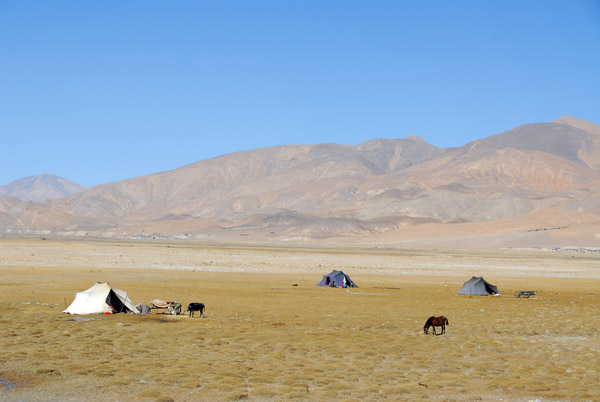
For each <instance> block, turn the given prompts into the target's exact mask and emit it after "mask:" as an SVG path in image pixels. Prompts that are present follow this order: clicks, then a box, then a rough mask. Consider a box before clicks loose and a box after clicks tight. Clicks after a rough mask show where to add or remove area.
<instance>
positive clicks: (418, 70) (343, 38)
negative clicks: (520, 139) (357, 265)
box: [0, 0, 600, 186]
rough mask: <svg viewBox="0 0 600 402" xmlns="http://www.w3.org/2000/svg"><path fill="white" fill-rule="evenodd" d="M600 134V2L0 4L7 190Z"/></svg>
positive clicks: (1, 157)
mask: <svg viewBox="0 0 600 402" xmlns="http://www.w3.org/2000/svg"><path fill="white" fill-rule="evenodd" d="M565 114H569V115H573V116H575V117H578V118H582V119H585V120H590V121H592V122H595V123H596V124H600V1H598V0H587V1H585V0H562V1H552V0H542V1H535V0H518V1H509V0H502V1H500V0H499V1H480V0H473V1H447V0H443V1H427V2H420V1H400V0H398V1H377V0H374V1H366V0H365V1H352V0H339V1H333V0H332V1H329V0H315V1H313V0H277V1H262V0H252V1H247V0H240V1H227V0H224V1H212V0H211V1H208V0H207V1H199V0H198V1H162V0H161V1H147V0H146V1H81V0H76V1H60V0H58V1H27V0H0V185H2V184H7V183H9V182H10V181H13V180H16V179H19V178H22V177H25V176H32V175H37V174H42V173H49V174H54V175H57V176H60V177H64V178H66V179H69V180H72V181H75V182H77V183H80V184H83V185H87V186H93V185H97V184H102V183H106V182H112V181H119V180H123V179H127V178H132V177H137V176H141V175H145V174H150V173H156V172H159V171H164V170H170V169H175V168H178V167H181V166H183V165H186V164H189V163H192V162H196V161H199V160H203V159H208V158H212V157H215V156H219V155H222V154H226V153H230V152H235V151H240V150H246V149H253V148H260V147H266V146H273V145H285V144H314V143H322V142H336V143H342V144H352V145H354V144H358V143H361V142H363V141H366V140H369V139H372V138H404V137H406V136H408V135H410V134H416V135H419V136H420V137H422V138H424V139H425V140H426V141H428V142H429V143H431V144H434V145H437V146H442V147H450V146H462V145H464V144H466V143H468V142H469V141H471V140H473V139H477V138H484V137H487V136H489V135H493V134H496V133H499V132H502V131H506V130H509V129H511V128H514V127H516V126H519V125H521V124H526V123H536V122H546V121H552V120H554V119H555V118H558V117H560V116H562V115H565Z"/></svg>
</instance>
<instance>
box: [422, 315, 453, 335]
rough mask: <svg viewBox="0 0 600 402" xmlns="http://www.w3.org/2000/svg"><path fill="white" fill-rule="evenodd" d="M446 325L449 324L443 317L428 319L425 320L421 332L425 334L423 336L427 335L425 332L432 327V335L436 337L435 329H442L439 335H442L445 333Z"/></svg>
mask: <svg viewBox="0 0 600 402" xmlns="http://www.w3.org/2000/svg"><path fill="white" fill-rule="evenodd" d="M446 325H450V323H449V322H448V319H447V318H446V317H444V316H443V315H441V316H439V317H429V318H428V319H427V322H425V326H424V327H423V332H425V335H427V332H428V331H429V327H433V334H434V335H438V334H437V333H436V332H435V327H442V333H441V334H439V335H444V334H445V333H446Z"/></svg>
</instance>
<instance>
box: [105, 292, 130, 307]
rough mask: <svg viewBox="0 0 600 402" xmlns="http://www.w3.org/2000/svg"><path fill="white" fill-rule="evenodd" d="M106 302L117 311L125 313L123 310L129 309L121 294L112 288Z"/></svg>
mask: <svg viewBox="0 0 600 402" xmlns="http://www.w3.org/2000/svg"><path fill="white" fill-rule="evenodd" d="M106 304H108V305H109V306H111V307H112V308H113V309H114V311H115V312H117V313H123V312H127V311H129V309H128V308H127V306H125V304H123V302H122V301H121V299H120V298H119V296H117V295H116V293H115V292H113V290H112V289H111V290H110V292H108V296H106Z"/></svg>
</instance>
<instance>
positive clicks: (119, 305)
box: [63, 282, 138, 314]
mask: <svg viewBox="0 0 600 402" xmlns="http://www.w3.org/2000/svg"><path fill="white" fill-rule="evenodd" d="M63 313H69V314H113V313H134V314H138V310H137V309H136V308H135V305H134V304H133V303H132V302H131V299H129V296H128V295H127V292H126V291H124V290H120V289H117V288H113V287H112V286H110V284H108V283H102V282H97V283H96V284H95V285H94V286H92V287H91V288H89V289H88V290H85V291H83V292H79V293H77V295H76V296H75V300H73V303H71V305H70V306H69V307H67V309H66V310H65V311H63Z"/></svg>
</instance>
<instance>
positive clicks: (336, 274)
mask: <svg viewBox="0 0 600 402" xmlns="http://www.w3.org/2000/svg"><path fill="white" fill-rule="evenodd" d="M315 286H329V287H332V288H357V287H358V285H357V284H356V283H354V282H353V281H352V279H350V277H349V276H348V275H346V274H345V273H344V272H342V271H331V272H330V273H328V274H327V275H325V276H323V279H321V282H319V283H317V284H316V285H315Z"/></svg>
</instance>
